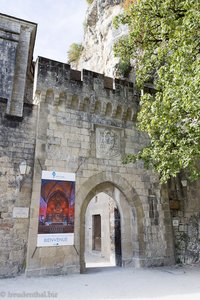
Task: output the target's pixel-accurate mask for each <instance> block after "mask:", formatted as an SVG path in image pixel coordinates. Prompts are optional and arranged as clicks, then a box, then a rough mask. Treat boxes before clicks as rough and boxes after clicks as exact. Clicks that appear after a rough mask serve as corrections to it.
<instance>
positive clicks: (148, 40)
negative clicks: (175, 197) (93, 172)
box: [115, 0, 200, 182]
mask: <svg viewBox="0 0 200 300" xmlns="http://www.w3.org/2000/svg"><path fill="white" fill-rule="evenodd" d="M125 4H126V5H125V10H124V13H123V14H121V15H119V16H117V18H116V19H115V24H116V26H119V24H127V25H128V26H129V34H128V35H127V36H126V37H123V38H121V39H120V40H119V41H118V43H117V44H116V45H115V53H116V55H117V56H120V57H121V58H122V59H123V60H127V59H134V61H135V64H136V65H135V68H136V74H137V77H136V78H137V85H138V87H139V88H140V89H141V90H144V91H145V86H146V85H147V84H149V86H150V87H153V92H148V91H149V90H150V89H148V90H146V92H144V95H142V96H141V100H140V111H139V113H138V119H137V120H138V126H139V128H140V129H141V130H142V131H145V132H147V133H148V135H149V137H150V143H149V145H148V146H147V147H145V148H144V149H142V150H141V151H140V152H139V153H138V154H137V155H128V156H127V157H126V158H125V160H124V161H125V162H126V163H128V162H134V161H135V160H136V159H142V160H143V161H144V162H145V164H146V165H147V166H153V167H154V168H155V170H156V171H157V172H159V174H160V178H161V182H166V181H167V180H168V179H169V178H170V177H175V176H176V175H177V174H178V173H179V172H180V171H182V170H187V174H189V176H190V177H191V178H192V179H195V178H197V177H199V176H200V172H199V163H198V162H199V159H200V1H199V0H127V1H125Z"/></svg>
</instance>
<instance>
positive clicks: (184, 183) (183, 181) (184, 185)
mask: <svg viewBox="0 0 200 300" xmlns="http://www.w3.org/2000/svg"><path fill="white" fill-rule="evenodd" d="M181 184H182V186H183V187H186V186H187V180H186V179H182V180H181Z"/></svg>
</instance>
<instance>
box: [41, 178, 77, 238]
mask: <svg viewBox="0 0 200 300" xmlns="http://www.w3.org/2000/svg"><path fill="white" fill-rule="evenodd" d="M74 205H75V182H74V181H59V180H50V179H42V182H41V196H40V210H39V225H38V234H54V233H55V234H56V233H73V232H74Z"/></svg>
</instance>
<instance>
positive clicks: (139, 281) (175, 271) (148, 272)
mask: <svg viewBox="0 0 200 300" xmlns="http://www.w3.org/2000/svg"><path fill="white" fill-rule="evenodd" d="M12 298H13V299H29V298H30V299H34V298H35V299H65V300H75V299H77V300H78V299H120V300H121V299H129V300H130V299H140V300H141V299H143V300H144V299H146V300H151V299H156V300H172V299H173V300H174V299H176V300H186V299H187V300H196V299H198V300H199V299H200V265H195V266H185V267H178V266H175V267H162V268H151V269H122V268H116V267H115V268H111V267H109V268H90V269H87V273H86V274H76V275H67V276H56V277H43V278H26V277H25V276H19V277H16V278H8V279H1V280H0V299H12Z"/></svg>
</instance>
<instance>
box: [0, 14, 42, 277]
mask: <svg viewBox="0 0 200 300" xmlns="http://www.w3.org/2000/svg"><path fill="white" fill-rule="evenodd" d="M0 28H1V30H0V132H1V134H0V165H1V168H0V239H1V244H0V276H3V277H5V276H14V275H16V274H18V273H20V272H22V271H24V269H25V265H26V252H27V242H28V228H29V206H30V199H31V192H32V175H33V163H34V151H35V133H36V122H37V107H36V106H33V105H31V103H32V94H33V70H32V53H33V46H34V40H35V32H36V24H34V23H30V22H27V21H24V20H19V19H16V18H13V17H9V16H6V15H2V14H0ZM25 102H26V104H25ZM28 103H29V104H28ZM22 164H24V165H25V164H26V174H21V173H20V165H22Z"/></svg>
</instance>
